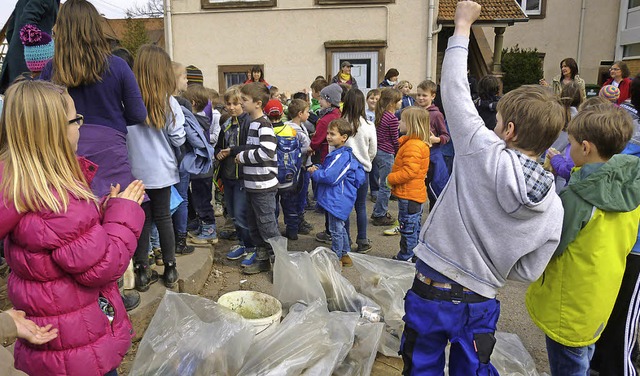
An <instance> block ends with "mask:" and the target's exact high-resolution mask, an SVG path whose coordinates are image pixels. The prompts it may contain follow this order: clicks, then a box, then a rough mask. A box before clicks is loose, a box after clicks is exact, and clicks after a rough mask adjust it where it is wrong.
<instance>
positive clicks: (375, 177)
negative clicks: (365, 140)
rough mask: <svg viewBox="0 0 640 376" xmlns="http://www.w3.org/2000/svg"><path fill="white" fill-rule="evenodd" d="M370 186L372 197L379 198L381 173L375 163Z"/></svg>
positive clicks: (370, 174)
mask: <svg viewBox="0 0 640 376" xmlns="http://www.w3.org/2000/svg"><path fill="white" fill-rule="evenodd" d="M369 186H370V187H371V196H373V195H376V198H377V196H378V189H380V172H378V167H377V166H376V165H375V163H372V164H371V172H369Z"/></svg>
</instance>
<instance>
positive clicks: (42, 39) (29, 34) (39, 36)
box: [20, 24, 53, 73]
mask: <svg viewBox="0 0 640 376" xmlns="http://www.w3.org/2000/svg"><path fill="white" fill-rule="evenodd" d="M20 40H21V41H22V44H23V45H24V61H25V63H26V64H27V68H29V70H30V71H31V72H35V73H37V72H41V71H42V69H44V66H45V65H46V64H47V62H49V60H51V59H53V40H52V39H51V36H50V35H49V34H47V33H45V32H44V31H42V30H40V28H38V27H37V26H36V25H31V24H28V25H24V26H23V27H22V29H21V30H20Z"/></svg>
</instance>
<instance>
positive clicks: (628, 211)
mask: <svg viewBox="0 0 640 376" xmlns="http://www.w3.org/2000/svg"><path fill="white" fill-rule="evenodd" d="M498 111H500V104H498ZM567 132H568V134H569V142H570V144H571V151H570V153H571V159H573V161H574V162H575V165H576V168H574V170H573V171H572V173H571V179H570V180H569V184H568V185H567V188H566V189H564V190H563V191H562V192H560V198H561V199H562V204H563V205H564V209H565V212H564V222H563V224H562V237H561V238H560V244H559V245H558V247H557V249H556V251H555V254H554V257H553V258H552V259H551V262H550V263H549V265H548V266H547V268H546V269H545V273H544V278H541V279H540V280H538V281H536V282H535V283H533V284H532V285H531V286H529V289H528V290H527V296H526V305H527V309H528V310H529V314H530V315H531V318H532V319H533V321H534V323H535V324H536V325H537V326H538V327H539V328H540V329H542V331H543V332H544V333H545V335H546V338H547V354H548V356H549V366H550V368H551V374H552V375H553V376H559V375H563V376H564V375H586V374H588V373H589V362H590V360H591V357H592V356H593V350H594V347H595V345H594V344H595V342H596V341H597V340H598V338H600V335H601V334H602V331H603V330H604V328H605V326H606V325H607V321H608V320H609V316H610V315H611V312H612V310H613V306H614V303H615V300H616V295H617V294H616V293H615V292H617V291H618V290H620V286H621V284H622V278H623V275H624V272H625V265H626V259H627V256H628V255H629V252H630V251H631V248H632V247H633V245H634V244H635V242H636V240H637V236H638V222H639V221H640V207H638V205H640V159H639V158H637V157H635V156H632V155H622V154H618V153H620V152H621V151H622V150H623V149H624V148H625V146H626V145H627V142H628V141H629V140H630V139H631V136H632V134H633V125H632V123H631V118H630V117H629V115H628V114H627V113H626V112H625V111H624V110H622V109H620V108H617V107H615V106H614V105H612V104H604V105H598V106H594V107H590V108H587V109H584V110H582V111H580V112H579V113H578V115H576V116H575V117H574V119H573V120H572V121H571V122H570V123H569V127H568V129H567Z"/></svg>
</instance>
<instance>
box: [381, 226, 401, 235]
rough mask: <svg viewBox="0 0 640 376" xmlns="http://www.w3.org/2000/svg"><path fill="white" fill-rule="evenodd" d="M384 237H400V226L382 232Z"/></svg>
mask: <svg viewBox="0 0 640 376" xmlns="http://www.w3.org/2000/svg"><path fill="white" fill-rule="evenodd" d="M382 233H383V234H384V235H386V236H394V235H400V226H395V227H391V228H390V229H387V230H384V231H383V232H382Z"/></svg>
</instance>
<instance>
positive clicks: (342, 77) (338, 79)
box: [331, 61, 358, 89]
mask: <svg viewBox="0 0 640 376" xmlns="http://www.w3.org/2000/svg"><path fill="white" fill-rule="evenodd" d="M352 66H353V65H351V63H350V62H348V61H343V62H342V63H341V64H340V72H338V74H336V75H335V76H333V78H332V79H331V83H336V84H347V85H350V86H351V88H352V89H357V88H358V83H357V82H356V79H355V78H353V76H352V75H351V67H352Z"/></svg>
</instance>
